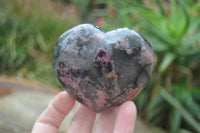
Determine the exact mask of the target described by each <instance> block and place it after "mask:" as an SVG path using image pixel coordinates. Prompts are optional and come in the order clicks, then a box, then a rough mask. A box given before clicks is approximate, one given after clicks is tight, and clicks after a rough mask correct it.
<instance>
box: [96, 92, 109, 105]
mask: <svg viewBox="0 0 200 133" xmlns="http://www.w3.org/2000/svg"><path fill="white" fill-rule="evenodd" d="M97 95H98V99H95V102H96V104H97V105H98V106H100V107H103V106H104V105H105V104H106V101H105V94H104V93H103V92H102V91H98V92H97Z"/></svg>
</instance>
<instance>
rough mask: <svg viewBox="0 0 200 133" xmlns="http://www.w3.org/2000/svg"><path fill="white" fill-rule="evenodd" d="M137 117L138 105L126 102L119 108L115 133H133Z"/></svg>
mask: <svg viewBox="0 0 200 133" xmlns="http://www.w3.org/2000/svg"><path fill="white" fill-rule="evenodd" d="M136 116H137V109H136V105H135V104H134V103H133V102H132V101H126V102H124V103H123V104H122V105H121V106H120V108H119V112H118V116H117V121H116V123H115V128H114V133H121V132H126V133H132V132H133V131H134V126H135V120H136Z"/></svg>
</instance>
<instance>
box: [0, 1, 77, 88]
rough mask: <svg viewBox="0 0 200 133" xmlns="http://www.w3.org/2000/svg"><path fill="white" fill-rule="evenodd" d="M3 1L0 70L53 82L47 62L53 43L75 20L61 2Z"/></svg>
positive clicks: (0, 25)
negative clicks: (64, 10)
mask: <svg viewBox="0 0 200 133" xmlns="http://www.w3.org/2000/svg"><path fill="white" fill-rule="evenodd" d="M3 2H4V3H2V5H4V6H1V7H0V62H1V63H0V73H5V74H12V75H19V76H22V77H25V78H31V79H33V78H35V79H36V78H37V79H42V81H44V82H47V83H51V84H55V83H57V82H56V80H55V79H54V74H53V69H52V65H51V64H52V63H51V62H52V52H53V48H54V44H55V42H56V40H57V38H58V37H59V36H60V34H62V33H63V32H64V31H65V30H67V29H68V28H69V27H72V26H73V25H75V24H76V23H78V20H76V19H73V16H70V15H67V13H68V12H63V9H64V6H62V5H61V4H60V5H59V4H55V3H53V2H51V1H45V2H44V1H39V0H36V1H25V0H24V1H23V0H22V1H12V0H7V1H3ZM0 5H1V3H0ZM22 7H23V8H22ZM43 7H45V9H44V8H43Z"/></svg>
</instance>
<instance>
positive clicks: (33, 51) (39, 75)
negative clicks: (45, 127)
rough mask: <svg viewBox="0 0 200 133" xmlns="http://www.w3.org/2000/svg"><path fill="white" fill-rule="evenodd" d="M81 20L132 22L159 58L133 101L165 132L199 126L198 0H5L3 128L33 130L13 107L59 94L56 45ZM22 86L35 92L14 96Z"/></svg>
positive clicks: (0, 20)
mask: <svg viewBox="0 0 200 133" xmlns="http://www.w3.org/2000/svg"><path fill="white" fill-rule="evenodd" d="M81 23H92V24H94V25H97V26H100V27H102V28H103V29H105V30H112V29H116V28H119V27H129V28H131V29H134V30H136V31H138V32H140V33H141V34H143V35H144V36H145V37H146V38H147V40H149V42H150V44H151V45H152V47H153V49H154V57H155V61H156V62H155V68H154V72H153V75H152V77H151V79H150V81H149V82H148V84H147V85H146V87H145V89H143V91H142V92H141V93H140V94H139V95H138V96H137V97H136V98H135V99H134V100H133V101H134V102H135V103H136V105H137V109H138V115H139V116H138V117H139V118H138V119H141V120H142V121H143V122H144V123H145V124H147V125H148V126H149V127H155V128H159V129H160V130H162V131H163V132H170V133H177V132H184V133H187V132H200V1H199V0H0V119H1V120H0V132H1V131H2V130H3V129H4V131H5V132H2V133H9V132H14V131H16V132H17V131H18V130H17V127H18V128H19V127H20V128H19V130H20V129H24V132H26V131H27V130H28V129H26V128H25V127H24V126H22V125H20V124H18V125H16V122H13V123H11V121H12V119H15V118H16V117H14V116H12V114H13V112H15V113H16V110H15V109H16V108H17V109H18V111H22V110H21V107H20V109H19V108H18V107H17V105H16V102H17V100H19V99H21V101H18V104H20V105H21V103H22V101H26V100H30V99H31V98H32V99H37V98H38V97H39V96H40V93H38V91H39V92H43V93H44V94H43V95H41V97H43V98H41V97H39V100H40V101H43V100H44V101H45V99H48V100H49V99H51V98H52V97H53V96H52V97H50V96H49V97H47V94H49V93H53V92H54V91H60V90H61V87H60V85H59V84H58V82H57V80H56V78H55V76H54V73H53V68H52V52H53V48H54V44H55V42H56V40H57V38H58V37H59V36H60V35H61V34H62V33H63V32H64V31H66V30H67V29H69V28H71V27H73V26H75V25H78V24H81ZM19 79H20V80H19ZM22 79H23V80H22ZM24 82H25V83H24ZM38 82H39V83H38ZM35 84H37V85H35ZM38 84H39V85H38ZM30 86H31V87H30ZM41 86H42V87H41ZM38 88H39V89H38ZM44 88H46V89H44ZM48 88H53V89H48ZM16 90H18V91H20V92H23V93H24V92H26V90H32V91H33V90H34V93H33V94H35V92H36V91H37V93H36V94H35V95H36V96H32V97H31V96H27V95H26V96H27V99H23V98H22V97H24V94H19V96H18V97H14V96H12V98H11V99H10V101H9V99H8V97H9V95H11V93H12V92H14V91H16ZM32 91H31V92H32ZM15 96H16V94H15ZM19 97H20V98H19ZM40 98H41V99H40ZM26 102H29V103H27V105H26V104H24V105H23V107H24V108H29V109H30V108H31V110H25V113H27V112H29V113H30V112H31V111H33V110H36V105H34V104H33V102H32V101H26ZM30 103H32V104H30ZM47 103H48V102H47ZM47 103H44V105H46V104H47ZM13 104H14V105H13ZM36 104H37V103H36ZM30 105H32V106H30ZM15 106H16V107H15ZM27 106H30V107H27ZM14 107H15V108H14ZM33 107H34V108H33ZM42 107H43V106H42ZM37 108H38V110H40V111H41V108H39V107H38V106H37ZM6 109H7V110H6ZM8 110H12V111H11V112H10V114H9V113H8V112H9V111H8ZM23 111H24V110H23ZM40 111H39V112H40ZM6 112H7V113H6ZM20 113H21V112H18V114H20ZM33 114H35V116H36V115H37V113H36V112H34V113H33ZM7 116H12V119H11V120H7V119H8V118H7ZM24 119H26V121H28V120H27V119H32V120H34V119H35V117H34V118H30V117H27V116H26V117H25V118H24ZM5 121H6V122H7V123H8V124H15V126H16V127H9V126H8V125H6V124H5V123H6V122H5ZM14 121H17V120H14ZM29 130H30V129H29ZM141 130H142V129H141ZM6 131H7V132H6ZM147 131H148V130H147ZM149 131H150V130H149Z"/></svg>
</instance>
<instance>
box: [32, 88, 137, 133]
mask: <svg viewBox="0 0 200 133" xmlns="http://www.w3.org/2000/svg"><path fill="white" fill-rule="evenodd" d="M74 104H75V100H74V99H73V98H72V97H71V96H70V95H69V94H68V93H67V92H65V91H63V92H61V93H59V94H58V95H57V96H56V97H55V98H54V99H53V100H52V101H51V103H50V104H49V106H48V107H47V108H46V109H45V110H44V112H43V113H42V114H41V115H40V116H39V117H38V119H37V121H36V122H35V124H34V127H33V129H32V133H57V132H58V129H59V126H60V124H61V123H62V121H63V120H64V118H65V117H66V116H67V115H68V113H69V112H70V111H71V109H72V108H73V106H74ZM136 114H137V111H136V106H135V104H134V103H133V102H131V101H127V102H125V103H123V104H122V105H120V106H119V107H115V108H112V109H110V110H108V111H105V112H103V113H101V114H100V116H99V119H98V121H97V124H96V128H95V129H94V133H133V130H134V125H135V119H136ZM95 117H96V113H95V112H93V111H91V110H89V109H87V108H86V107H84V106H83V105H81V104H79V105H78V107H77V110H76V112H75V114H74V116H73V119H72V121H71V125H70V127H69V129H68V131H67V132H68V133H91V132H92V131H93V126H94V121H95Z"/></svg>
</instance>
